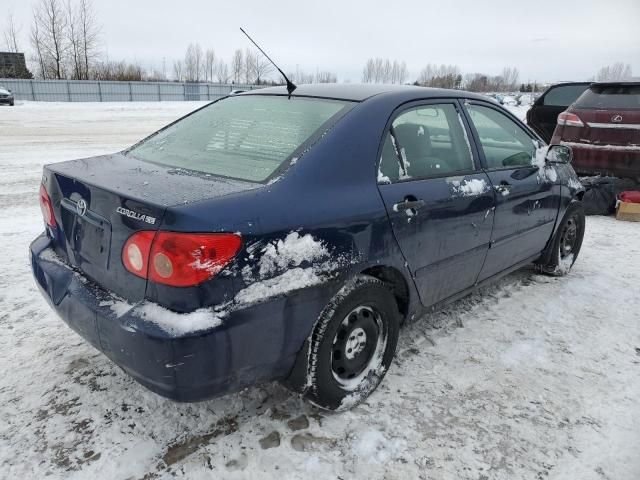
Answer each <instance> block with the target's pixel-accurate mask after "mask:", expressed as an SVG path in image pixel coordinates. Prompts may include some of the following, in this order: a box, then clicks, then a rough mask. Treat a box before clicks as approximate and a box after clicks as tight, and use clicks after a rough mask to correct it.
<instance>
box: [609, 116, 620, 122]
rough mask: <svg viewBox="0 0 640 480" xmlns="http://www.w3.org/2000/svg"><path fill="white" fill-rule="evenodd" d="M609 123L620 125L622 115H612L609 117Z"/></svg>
mask: <svg viewBox="0 0 640 480" xmlns="http://www.w3.org/2000/svg"><path fill="white" fill-rule="evenodd" d="M611 121H612V122H615V123H620V122H621V121H622V115H614V116H613V117H611Z"/></svg>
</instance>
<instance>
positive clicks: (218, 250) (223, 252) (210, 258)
mask: <svg viewBox="0 0 640 480" xmlns="http://www.w3.org/2000/svg"><path fill="white" fill-rule="evenodd" d="M241 246H242V239H241V238H240V236H239V235H237V234H233V233H179V232H153V231H141V232H137V233H134V234H133V235H132V236H131V237H129V239H128V240H127V242H126V243H125V245H124V248H123V249H122V263H123V264H124V266H125V268H126V269H127V270H129V271H130V272H131V273H133V274H134V275H137V276H139V277H142V278H147V279H149V280H151V281H152V282H156V283H162V284H164V285H171V286H173V287H191V286H194V285H198V284H200V283H202V282H204V281H206V280H209V279H210V278H212V277H214V276H215V275H216V274H217V273H218V272H219V271H220V270H222V269H223V268H224V267H225V266H226V265H228V264H229V262H230V261H231V260H233V258H234V257H235V256H236V254H237V253H238V250H240V247H241Z"/></svg>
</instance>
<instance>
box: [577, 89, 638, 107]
mask: <svg viewBox="0 0 640 480" xmlns="http://www.w3.org/2000/svg"><path fill="white" fill-rule="evenodd" d="M575 107H576V108H602V109H616V110H624V109H626V108H638V107H640V85H592V86H591V87H590V88H589V90H587V91H586V92H584V93H583V94H582V96H581V97H580V98H579V99H578V101H577V102H576V105H575Z"/></svg>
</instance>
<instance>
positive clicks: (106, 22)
mask: <svg viewBox="0 0 640 480" xmlns="http://www.w3.org/2000/svg"><path fill="white" fill-rule="evenodd" d="M63 1H66V0H63ZM93 1H94V6H95V10H96V12H97V16H98V19H99V22H100V23H101V25H102V32H103V33H102V43H103V48H104V50H105V51H106V52H107V53H108V55H109V58H110V59H111V60H120V59H126V60H137V61H139V62H141V63H142V64H143V65H145V66H146V67H153V68H158V69H160V70H161V69H162V62H163V58H165V59H166V65H167V68H166V70H167V74H170V72H171V65H172V63H173V60H175V59H177V58H181V57H183V55H184V51H185V49H186V47H187V45H188V44H189V43H190V42H198V43H200V44H201V45H202V46H203V48H208V47H212V48H214V49H215V51H216V54H217V55H218V56H222V57H224V58H226V59H227V60H230V58H231V54H232V52H233V50H234V49H236V48H238V47H241V48H244V47H246V46H249V44H248V41H247V40H246V39H245V38H244V37H243V36H242V34H241V32H240V31H239V29H238V27H240V26H244V28H245V29H246V30H247V31H248V32H249V33H250V34H251V35H252V36H254V38H255V39H256V40H258V43H259V44H261V45H262V46H263V48H264V49H265V50H266V51H267V53H269V54H270V55H271V57H272V58H273V59H274V60H276V61H277V62H278V63H280V64H281V67H282V68H283V70H285V71H294V70H295V69H296V66H298V68H300V69H301V70H304V71H306V72H307V73H311V72H315V71H316V69H320V70H330V71H333V72H335V73H336V74H337V75H338V78H339V80H340V81H344V80H350V81H351V82H359V81H360V80H361V73H362V68H363V66H364V63H365V61H366V60H367V58H369V57H375V56H382V57H388V58H390V59H392V60H393V59H397V60H400V61H403V60H404V61H405V62H406V63H407V67H408V69H409V72H410V77H411V79H412V80H413V79H415V78H416V77H417V76H418V73H419V71H420V70H421V68H422V67H423V66H424V65H426V64H427V63H429V62H430V63H437V64H441V63H446V64H455V65H458V66H459V67H460V68H461V70H462V72H464V73H468V72H482V73H487V74H494V75H495V74H499V73H500V72H501V70H502V68H503V67H504V66H515V67H517V68H518V69H519V70H520V81H521V82H526V81H528V80H529V81H534V80H537V81H559V80H587V79H590V78H591V77H593V76H594V75H595V73H596V72H597V70H598V69H599V68H600V67H602V66H604V65H607V64H610V63H614V62H616V61H621V62H624V63H629V64H631V66H632V68H633V74H634V76H640V27H639V25H640V0H535V1H526V2H525V1H520V0H485V1H477V0H440V1H437V2H436V1H432V0H431V1H429V0H407V1H401V0H396V1H395V2H394V1H385V2H378V1H374V0H357V1H349V0H341V1H334V0H323V1H322V2H308V1H307V2H305V1H297V2H293V1H289V0H277V1H274V2H269V1H268V0H257V1H256V0H242V1H238V0H233V1H231V0H226V1H222V2H221V1H213V0H182V1H180V2H177V1H175V0H171V1H168V0H93ZM32 3H33V2H30V1H29V0H2V10H5V9H8V10H9V11H13V12H14V16H15V18H16V22H17V23H18V25H19V26H20V27H21V34H22V35H21V36H22V40H23V44H24V45H26V44H27V38H28V33H29V29H30V28H31V23H32V20H31V5H32ZM3 21H4V15H1V16H0V22H3ZM2 27H3V28H4V25H2Z"/></svg>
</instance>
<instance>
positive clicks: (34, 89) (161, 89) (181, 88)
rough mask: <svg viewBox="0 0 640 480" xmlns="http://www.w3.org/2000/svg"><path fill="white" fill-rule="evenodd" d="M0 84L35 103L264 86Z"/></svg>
mask: <svg viewBox="0 0 640 480" xmlns="http://www.w3.org/2000/svg"><path fill="white" fill-rule="evenodd" d="M0 87H4V88H8V89H9V90H11V91H12V92H13V94H14V97H15V99H16V100H30V101H36V102H166V101H198V100H201V101H208V100H217V99H218V98H220V97H224V96H225V95H228V94H229V93H230V92H232V91H234V90H253V89H256V88H263V87H264V85H246V84H230V83H228V84H223V83H186V82H112V81H94V80H18V79H14V78H0Z"/></svg>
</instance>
